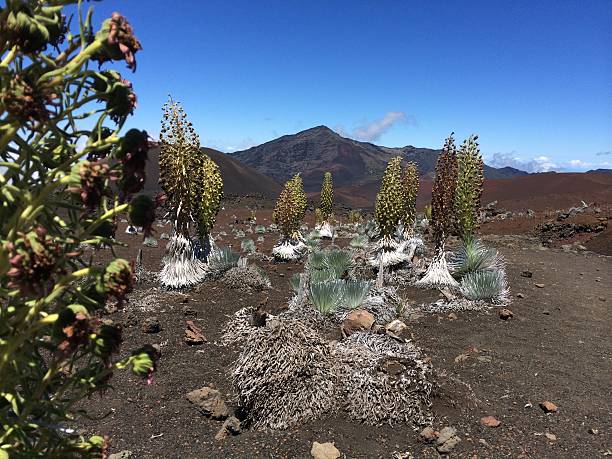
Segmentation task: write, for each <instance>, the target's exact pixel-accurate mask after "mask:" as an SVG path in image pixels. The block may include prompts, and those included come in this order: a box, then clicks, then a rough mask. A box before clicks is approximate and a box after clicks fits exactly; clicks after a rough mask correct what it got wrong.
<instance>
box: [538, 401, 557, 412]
mask: <svg viewBox="0 0 612 459" xmlns="http://www.w3.org/2000/svg"><path fill="white" fill-rule="evenodd" d="M540 408H542V409H543V410H544V412H545V413H556V412H557V410H558V409H559V408H557V405H555V404H554V403H553V402H549V401H548V400H544V401H543V402H540Z"/></svg>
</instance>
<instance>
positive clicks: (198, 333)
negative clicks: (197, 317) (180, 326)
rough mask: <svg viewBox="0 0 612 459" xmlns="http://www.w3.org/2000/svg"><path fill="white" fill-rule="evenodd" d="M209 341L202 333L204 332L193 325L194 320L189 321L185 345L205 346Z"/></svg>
mask: <svg viewBox="0 0 612 459" xmlns="http://www.w3.org/2000/svg"><path fill="white" fill-rule="evenodd" d="M207 341H208V340H207V339H206V337H205V336H204V334H203V333H202V330H201V329H200V328H199V327H198V326H197V325H196V324H194V323H193V320H188V321H187V328H186V329H185V343H187V344H189V345H197V344H204V343H206V342H207Z"/></svg>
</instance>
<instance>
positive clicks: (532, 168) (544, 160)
mask: <svg viewBox="0 0 612 459" xmlns="http://www.w3.org/2000/svg"><path fill="white" fill-rule="evenodd" d="M487 163H488V164H489V165H490V166H493V167H514V168H515V169H520V170H522V171H526V172H550V171H560V170H562V168H561V166H560V165H559V164H557V163H555V162H554V161H553V160H552V159H551V158H549V157H548V156H544V155H541V156H536V157H535V158H533V159H531V160H527V161H525V160H523V159H521V158H520V157H519V156H517V154H516V152H511V153H493V155H492V157H491V158H489V159H488V161H487Z"/></svg>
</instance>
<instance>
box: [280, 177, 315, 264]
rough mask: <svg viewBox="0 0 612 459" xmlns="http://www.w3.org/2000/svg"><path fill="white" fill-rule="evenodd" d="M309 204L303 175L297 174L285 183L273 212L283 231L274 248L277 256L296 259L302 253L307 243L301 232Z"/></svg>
mask: <svg viewBox="0 0 612 459" xmlns="http://www.w3.org/2000/svg"><path fill="white" fill-rule="evenodd" d="M307 205H308V201H307V198H306V193H305V192H304V186H303V184H302V177H300V174H296V175H295V176H293V178H291V179H290V180H288V181H287V182H286V183H285V185H284V187H283V190H282V191H281V194H280V195H279V197H278V200H277V201H276V206H275V207H274V212H273V214H272V219H273V220H274V223H276V224H277V225H278V226H279V229H280V232H281V240H280V241H279V243H278V244H277V245H276V246H275V247H274V248H273V249H272V253H273V254H274V256H276V257H277V258H280V259H284V260H294V259H296V258H299V257H300V256H301V255H302V252H303V250H304V249H305V244H304V242H303V241H302V235H301V234H300V225H301V223H302V220H303V219H304V215H305V214H306V207H307Z"/></svg>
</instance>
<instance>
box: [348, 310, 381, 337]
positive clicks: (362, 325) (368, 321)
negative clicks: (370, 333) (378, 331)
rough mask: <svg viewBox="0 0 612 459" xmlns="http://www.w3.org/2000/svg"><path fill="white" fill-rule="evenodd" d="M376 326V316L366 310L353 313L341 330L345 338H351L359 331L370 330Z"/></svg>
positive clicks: (349, 315)
mask: <svg viewBox="0 0 612 459" xmlns="http://www.w3.org/2000/svg"><path fill="white" fill-rule="evenodd" d="M372 325H374V316H373V315H372V314H370V313H369V312H368V311H366V310H365V309H355V310H353V311H351V312H350V313H349V314H348V315H347V316H346V319H344V322H342V326H341V330H342V334H343V335H344V336H349V335H351V334H353V333H355V332H357V331H362V330H369V329H370V328H372Z"/></svg>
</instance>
